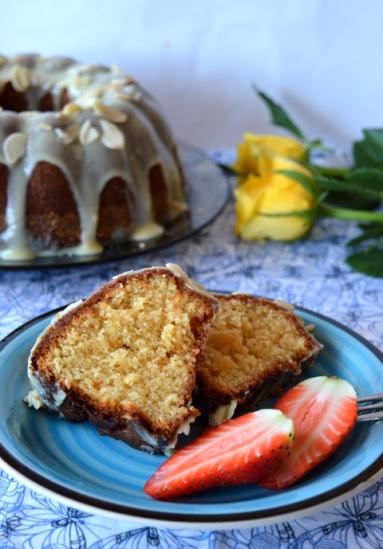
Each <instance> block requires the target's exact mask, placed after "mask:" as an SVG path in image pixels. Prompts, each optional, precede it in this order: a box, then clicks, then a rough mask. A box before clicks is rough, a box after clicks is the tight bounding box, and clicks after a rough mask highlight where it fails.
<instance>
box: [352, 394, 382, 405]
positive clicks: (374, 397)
mask: <svg viewBox="0 0 383 549" xmlns="http://www.w3.org/2000/svg"><path fill="white" fill-rule="evenodd" d="M373 400H381V401H383V393H376V394H375V395H370V396H366V397H359V398H358V402H359V403H361V402H372V401H373Z"/></svg>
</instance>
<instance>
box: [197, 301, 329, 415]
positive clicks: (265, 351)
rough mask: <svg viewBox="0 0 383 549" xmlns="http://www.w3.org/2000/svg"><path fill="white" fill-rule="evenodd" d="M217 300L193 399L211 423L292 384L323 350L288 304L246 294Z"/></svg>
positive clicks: (200, 362) (198, 370)
mask: <svg viewBox="0 0 383 549" xmlns="http://www.w3.org/2000/svg"><path fill="white" fill-rule="evenodd" d="M216 297H217V299H218V301H219V308H218V311H217V314H216V316H215V319H214V322H213V324H212V327H211V328H210V331H209V336H208V339H207V342H206V346H205V348H204V350H203V352H202V353H201V355H200V358H199V361H198V367H197V384H198V391H197V393H196V399H195V404H196V406H197V407H198V408H199V409H200V410H201V411H202V412H205V413H206V414H209V416H210V424H211V425H217V424H219V423H221V422H222V421H224V420H225V419H228V418H230V417H232V415H233V414H234V411H235V410H236V408H237V406H240V405H244V404H251V405H254V404H255V403H256V402H258V401H260V400H261V399H263V398H265V397H267V396H270V395H271V394H272V393H273V391H274V390H275V389H276V388H277V387H281V386H283V384H286V383H287V382H289V381H292V380H294V379H295V377H296V376H297V375H299V374H300V373H301V372H302V370H303V369H304V368H305V367H307V366H308V365H309V364H310V363H311V362H312V361H314V359H315V357H316V356H317V354H318V352H319V350H320V349H321V345H320V344H319V343H318V342H317V341H316V339H315V338H314V337H313V336H312V335H311V334H310V333H309V331H308V330H307V328H305V327H304V326H303V323H302V321H301V320H300V319H299V318H298V317H297V316H296V315H295V314H294V313H293V311H292V310H291V309H292V307H291V309H290V306H288V305H287V304H283V306H282V305H281V304H278V303H275V302H272V301H269V300H267V299H263V298H258V297H253V296H250V295H245V294H232V295H227V296H225V295H217V296H216ZM286 307H287V308H286Z"/></svg>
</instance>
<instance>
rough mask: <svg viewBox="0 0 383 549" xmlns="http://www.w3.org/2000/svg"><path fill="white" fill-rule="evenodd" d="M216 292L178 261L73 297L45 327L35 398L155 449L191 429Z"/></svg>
mask: <svg viewBox="0 0 383 549" xmlns="http://www.w3.org/2000/svg"><path fill="white" fill-rule="evenodd" d="M216 306H217V301H216V300H215V298H213V297H212V296H210V294H208V293H207V292H204V291H203V289H202V288H201V287H200V286H197V285H196V284H195V283H194V282H192V281H191V280H190V279H189V278H188V277H187V276H186V275H185V273H183V271H182V270H181V269H180V268H179V267H177V266H173V265H169V266H167V268H163V267H153V268H149V269H143V270H141V271H136V272H133V271H131V272H129V273H126V274H122V275H120V276H118V277H116V278H115V279H114V280H113V281H112V282H109V283H108V284H105V285H104V286H102V287H101V288H100V289H99V290H97V291H96V292H95V293H94V294H93V295H91V296H90V297H89V298H88V299H87V300H86V301H84V302H80V303H76V304H74V305H72V306H70V307H69V308H68V309H67V310H65V311H64V312H63V313H61V314H60V315H58V317H57V318H56V319H55V320H54V321H53V323H52V324H51V325H50V326H49V327H48V328H47V330H46V331H45V332H44V333H43V334H42V335H41V336H40V338H39V339H38V341H37V342H36V344H35V346H34V348H33V349H32V351H31V354H30V359H29V365H28V373H29V378H30V381H31V385H32V387H33V390H32V391H31V392H30V393H29V394H28V396H27V402H28V403H29V404H30V405H32V406H34V407H36V408H39V407H40V406H42V405H45V406H46V407H47V408H48V409H49V410H50V411H53V412H57V413H59V414H60V415H62V416H64V417H66V418H68V419H70V420H73V421H83V420H89V421H91V422H92V423H94V424H95V425H96V427H97V428H98V430H99V431H100V432H101V433H103V434H108V435H111V436H112V437H115V438H117V439H121V440H123V441H126V442H128V443H129V444H131V445H133V446H135V447H137V448H140V449H144V450H147V451H150V452H163V453H168V452H170V451H171V449H172V448H173V447H174V445H175V444H176V441H177V436H178V435H179V434H180V433H181V432H185V433H187V431H188V428H189V424H190V422H192V421H193V420H194V419H195V417H196V416H197V415H199V412H198V410H197V409H196V408H195V407H194V406H193V405H192V392H193V390H194V387H195V371H196V361H197V358H198V355H199V354H200V352H201V349H202V348H203V346H204V344H205V340H206V337H207V332H208V329H209V327H210V325H211V322H212V320H213V317H214V313H215V309H216Z"/></svg>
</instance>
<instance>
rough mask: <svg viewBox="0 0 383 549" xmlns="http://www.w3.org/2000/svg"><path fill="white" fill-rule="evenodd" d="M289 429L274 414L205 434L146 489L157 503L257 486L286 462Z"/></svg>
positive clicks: (244, 419)
mask: <svg viewBox="0 0 383 549" xmlns="http://www.w3.org/2000/svg"><path fill="white" fill-rule="evenodd" d="M293 434H294V433H293V423H292V421H291V420H290V419H288V418H287V417H286V416H285V415H284V414H283V413H281V412H280V411H279V410H259V411H257V412H252V413H250V414H245V415H243V416H241V417H238V418H236V419H233V420H229V421H225V422H224V423H222V424H221V425H219V426H218V427H213V428H212V429H209V430H208V431H206V432H205V433H204V434H202V435H201V436H200V437H199V438H197V439H196V440H195V441H194V442H192V443H191V444H188V445H187V446H185V447H184V448H182V449H180V450H178V451H177V452H176V453H175V454H174V455H173V456H171V457H170V458H169V459H168V460H167V461H165V462H164V463H163V464H162V465H161V467H160V468H159V469H158V470H157V471H156V472H155V473H154V475H153V476H152V477H151V478H150V479H149V481H148V482H147V483H146V485H145V488H144V490H145V492H146V493H147V494H148V495H149V496H152V497H153V498H156V499H173V498H176V497H180V496H185V495H188V494H192V493H194V492H199V491H201V490H206V489H208V488H212V487H216V486H228V485H236V484H244V483H248V482H258V481H259V479H260V478H262V477H264V476H265V475H266V474H267V473H268V472H269V471H272V470H274V469H275V467H276V466H277V465H278V464H279V463H280V462H281V460H282V459H283V458H285V457H286V456H287V455H288V453H289V451H290V448H291V445H292V440H293Z"/></svg>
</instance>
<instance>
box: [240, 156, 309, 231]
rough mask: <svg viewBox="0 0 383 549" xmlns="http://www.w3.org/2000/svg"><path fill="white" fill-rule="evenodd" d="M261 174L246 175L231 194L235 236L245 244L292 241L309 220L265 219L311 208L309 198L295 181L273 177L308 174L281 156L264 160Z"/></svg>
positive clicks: (305, 229)
mask: <svg viewBox="0 0 383 549" xmlns="http://www.w3.org/2000/svg"><path fill="white" fill-rule="evenodd" d="M264 160H265V162H264V163H263V164H262V169H261V174H260V175H253V174H250V175H248V177H247V178H246V180H245V181H244V183H243V184H242V185H240V186H239V187H238V188H237V189H236V190H235V197H236V212H237V223H236V227H235V231H236V233H237V234H238V235H239V236H241V237H242V238H244V239H246V240H263V239H265V238H270V239H272V240H294V239H296V238H300V237H301V236H303V235H304V234H305V233H306V232H307V231H308V230H309V229H310V227H311V221H310V219H306V218H303V217H300V216H297V215H286V216H284V215H282V216H279V215H278V216H275V217H268V215H269V214H291V213H294V212H297V211H304V210H308V209H310V208H312V207H313V204H314V199H313V197H312V195H311V194H310V193H309V192H308V191H307V190H306V189H305V187H303V185H301V184H300V183H299V182H298V181H295V180H294V179H292V178H290V177H288V176H286V175H283V174H281V173H277V172H278V171H279V170H293V171H297V172H301V173H302V174H304V175H310V172H309V171H308V170H307V169H306V168H304V167H303V166H302V165H301V164H299V163H297V162H295V161H294V160H290V159H288V158H283V157H281V156H273V157H271V156H267V155H266V157H265V159H264Z"/></svg>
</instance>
